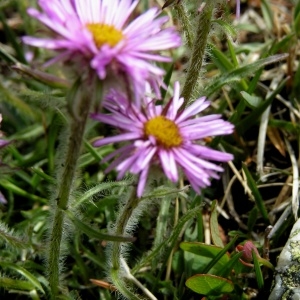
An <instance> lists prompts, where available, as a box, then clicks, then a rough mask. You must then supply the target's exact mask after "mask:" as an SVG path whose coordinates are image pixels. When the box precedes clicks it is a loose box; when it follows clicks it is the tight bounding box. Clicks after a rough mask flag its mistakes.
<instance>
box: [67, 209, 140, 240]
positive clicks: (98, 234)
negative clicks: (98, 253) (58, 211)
mask: <svg viewBox="0 0 300 300" xmlns="http://www.w3.org/2000/svg"><path fill="white" fill-rule="evenodd" d="M65 213H66V214H67V215H68V217H69V218H70V220H71V221H72V222H73V223H74V225H75V226H76V228H77V229H79V230H81V231H82V232H83V233H85V234H86V235H87V236H89V237H91V238H96V239H99V240H105V241H115V242H123V243H125V242H133V241H134V238H132V237H125V236H115V235H110V234H105V233H102V232H100V231H98V230H96V229H94V228H92V227H90V226H89V225H87V224H85V223H83V222H82V221H80V220H79V219H78V218H76V217H75V216H74V215H73V214H72V213H71V212H70V211H65Z"/></svg>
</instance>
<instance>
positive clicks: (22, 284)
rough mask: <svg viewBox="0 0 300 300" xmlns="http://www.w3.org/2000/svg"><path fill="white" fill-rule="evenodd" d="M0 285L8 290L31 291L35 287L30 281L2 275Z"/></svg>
mask: <svg viewBox="0 0 300 300" xmlns="http://www.w3.org/2000/svg"><path fill="white" fill-rule="evenodd" d="M0 286H1V287H2V288H4V289H6V290H7V291H9V290H20V291H31V290H33V289H34V285H33V284H32V283H31V282H29V281H24V280H17V279H12V278H8V277H1V276H0Z"/></svg>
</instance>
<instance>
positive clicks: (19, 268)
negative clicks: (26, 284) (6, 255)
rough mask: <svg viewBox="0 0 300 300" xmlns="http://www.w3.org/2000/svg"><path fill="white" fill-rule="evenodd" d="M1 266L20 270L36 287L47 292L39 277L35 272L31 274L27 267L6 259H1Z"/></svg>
mask: <svg viewBox="0 0 300 300" xmlns="http://www.w3.org/2000/svg"><path fill="white" fill-rule="evenodd" d="M0 266H1V267H2V268H9V269H12V270H14V271H16V272H18V273H19V274H21V275H22V276H24V277H25V278H26V279H27V280H28V281H30V282H31V283H32V284H33V285H34V287H36V288H37V289H38V290H40V291H41V292H43V293H45V292H44V290H43V288H42V286H41V284H40V282H39V281H38V279H37V278H36V277H35V276H34V275H33V274H31V273H30V272H28V271H27V270H26V269H24V268H23V267H21V266H18V265H16V264H14V263H9V262H4V261H0Z"/></svg>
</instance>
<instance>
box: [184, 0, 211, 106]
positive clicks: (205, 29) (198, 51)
mask: <svg viewBox="0 0 300 300" xmlns="http://www.w3.org/2000/svg"><path fill="white" fill-rule="evenodd" d="M214 5H215V0H210V1H206V2H205V3H204V7H200V10H201V11H200V16H199V21H198V26H197V32H196V35H195V39H194V45H193V49H192V56H191V59H190V63H189V68H188V72H187V76H186V81H185V84H184V87H183V90H182V93H181V96H182V97H183V98H184V103H183V108H184V107H186V105H187V104H188V103H189V101H190V99H191V97H192V96H193V93H194V92H195V88H196V86H197V81H198V78H199V75H200V73H201V68H202V63H203V59H204V55H205V50H206V45H207V39H208V36H209V32H210V29H211V21H212V17H213V10H214Z"/></svg>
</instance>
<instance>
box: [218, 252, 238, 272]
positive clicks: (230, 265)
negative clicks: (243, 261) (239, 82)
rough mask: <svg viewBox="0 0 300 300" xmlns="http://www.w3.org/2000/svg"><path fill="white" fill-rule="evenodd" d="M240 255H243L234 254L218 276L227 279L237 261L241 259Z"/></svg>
mask: <svg viewBox="0 0 300 300" xmlns="http://www.w3.org/2000/svg"><path fill="white" fill-rule="evenodd" d="M242 255H243V252H242V251H241V252H238V253H235V254H234V255H233V256H232V257H231V258H230V260H229V262H228V263H227V264H226V265H225V266H224V268H223V269H222V270H221V272H220V273H219V274H218V275H219V276H221V277H227V276H228V275H229V274H230V273H231V271H232V269H233V267H234V266H235V264H236V263H237V262H238V261H239V259H240V258H241V256H242Z"/></svg>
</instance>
